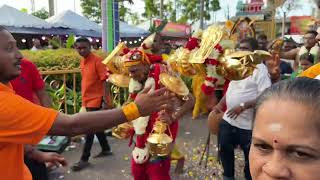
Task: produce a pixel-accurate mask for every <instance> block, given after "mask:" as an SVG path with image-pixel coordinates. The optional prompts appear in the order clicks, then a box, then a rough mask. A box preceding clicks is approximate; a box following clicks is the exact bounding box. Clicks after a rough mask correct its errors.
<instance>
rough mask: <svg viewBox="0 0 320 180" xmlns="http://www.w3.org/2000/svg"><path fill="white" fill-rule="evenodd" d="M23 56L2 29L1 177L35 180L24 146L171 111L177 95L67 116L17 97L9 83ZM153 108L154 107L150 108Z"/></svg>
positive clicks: (160, 93)
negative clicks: (166, 109)
mask: <svg viewBox="0 0 320 180" xmlns="http://www.w3.org/2000/svg"><path fill="white" fill-rule="evenodd" d="M21 59H22V55H21V53H20V52H19V49H18V48H17V45H16V40H15V39H14V38H13V36H12V35H11V33H10V32H9V31H7V30H6V29H5V28H4V27H2V26H0V117H1V121H0V177H1V179H5V180H7V179H8V180H32V176H31V174H30V172H29V170H28V169H27V167H26V166H25V165H24V163H23V154H24V144H33V145H35V144H37V143H39V141H40V140H41V139H42V138H43V137H44V136H45V135H46V134H49V135H62V136H74V135H78V134H84V133H92V132H98V131H103V130H104V129H108V128H111V127H113V126H116V125H118V124H121V123H125V122H128V121H132V120H134V119H137V118H138V117H140V116H148V115H150V114H151V113H152V112H157V111H160V110H162V109H163V108H168V107H170V106H168V104H170V103H171V100H172V98H173V97H174V95H172V94H167V93H165V92H166V91H167V90H166V89H160V90H157V91H154V92H151V93H148V91H149V90H150V88H146V89H145V90H144V91H143V92H142V93H141V94H139V95H138V96H137V97H136V99H135V101H134V102H133V103H130V104H128V105H125V106H124V107H122V108H121V109H111V110H105V111H99V112H94V113H92V112H88V113H80V114H74V115H66V114H63V113H59V112H57V111H55V110H52V109H48V108H45V107H41V106H38V105H35V104H33V103H31V102H30V101H28V100H25V99H24V98H22V97H20V96H19V95H16V94H15V92H14V91H13V90H12V87H11V85H10V81H11V80H13V79H15V78H16V77H18V76H19V75H20V73H21ZM150 104H152V106H150Z"/></svg>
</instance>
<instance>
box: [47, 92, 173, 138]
mask: <svg viewBox="0 0 320 180" xmlns="http://www.w3.org/2000/svg"><path fill="white" fill-rule="evenodd" d="M149 90H150V88H149V89H145V90H143V91H142V92H141V94H139V95H138V96H137V97H136V99H135V104H137V106H138V108H139V113H140V115H141V116H147V115H149V114H151V113H152V112H158V111H160V110H162V109H165V108H166V105H167V104H170V100H171V99H172V97H173V96H174V95H173V94H166V95H164V93H165V91H166V89H159V90H156V91H154V92H152V93H147V92H148V91H149ZM151 104H152V105H151ZM136 118H137V117H135V118H134V119H136ZM134 119H127V117H126V115H125V113H124V111H123V110H122V109H111V110H103V111H97V112H87V113H79V114H75V115H65V114H62V113H60V114H59V115H58V116H57V118H56V120H55V122H54V123H53V125H52V127H51V129H50V131H49V133H48V134H50V135H65V136H73V135H78V134H87V133H92V132H97V131H101V130H105V129H109V128H112V127H114V126H116V125H118V124H122V123H124V122H127V121H128V120H129V121H130V120H134Z"/></svg>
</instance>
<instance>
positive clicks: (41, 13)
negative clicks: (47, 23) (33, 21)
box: [31, 8, 49, 19]
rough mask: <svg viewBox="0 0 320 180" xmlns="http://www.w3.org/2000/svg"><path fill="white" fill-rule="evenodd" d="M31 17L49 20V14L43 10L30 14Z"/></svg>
mask: <svg viewBox="0 0 320 180" xmlns="http://www.w3.org/2000/svg"><path fill="white" fill-rule="evenodd" d="M31 14H32V15H33V16H36V17H38V18H40V19H48V18H49V12H48V11H47V10H45V9H44V8H42V9H40V10H38V11H35V12H33V13H31Z"/></svg>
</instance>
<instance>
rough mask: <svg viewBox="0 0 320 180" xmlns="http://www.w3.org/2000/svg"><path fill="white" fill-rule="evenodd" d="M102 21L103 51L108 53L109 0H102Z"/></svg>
mask: <svg viewBox="0 0 320 180" xmlns="http://www.w3.org/2000/svg"><path fill="white" fill-rule="evenodd" d="M101 20H102V36H101V37H102V51H103V52H107V50H108V46H107V41H108V36H107V24H108V23H107V21H108V20H107V0H101Z"/></svg>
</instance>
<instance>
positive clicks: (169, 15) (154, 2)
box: [142, 0, 176, 21]
mask: <svg viewBox="0 0 320 180" xmlns="http://www.w3.org/2000/svg"><path fill="white" fill-rule="evenodd" d="M160 2H161V1H160V0H145V1H144V3H145V7H144V13H142V16H143V17H145V18H147V19H149V20H151V19H152V18H160ZM163 19H164V20H170V21H176V8H174V6H173V1H172V0H170V1H166V3H164V4H163Z"/></svg>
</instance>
